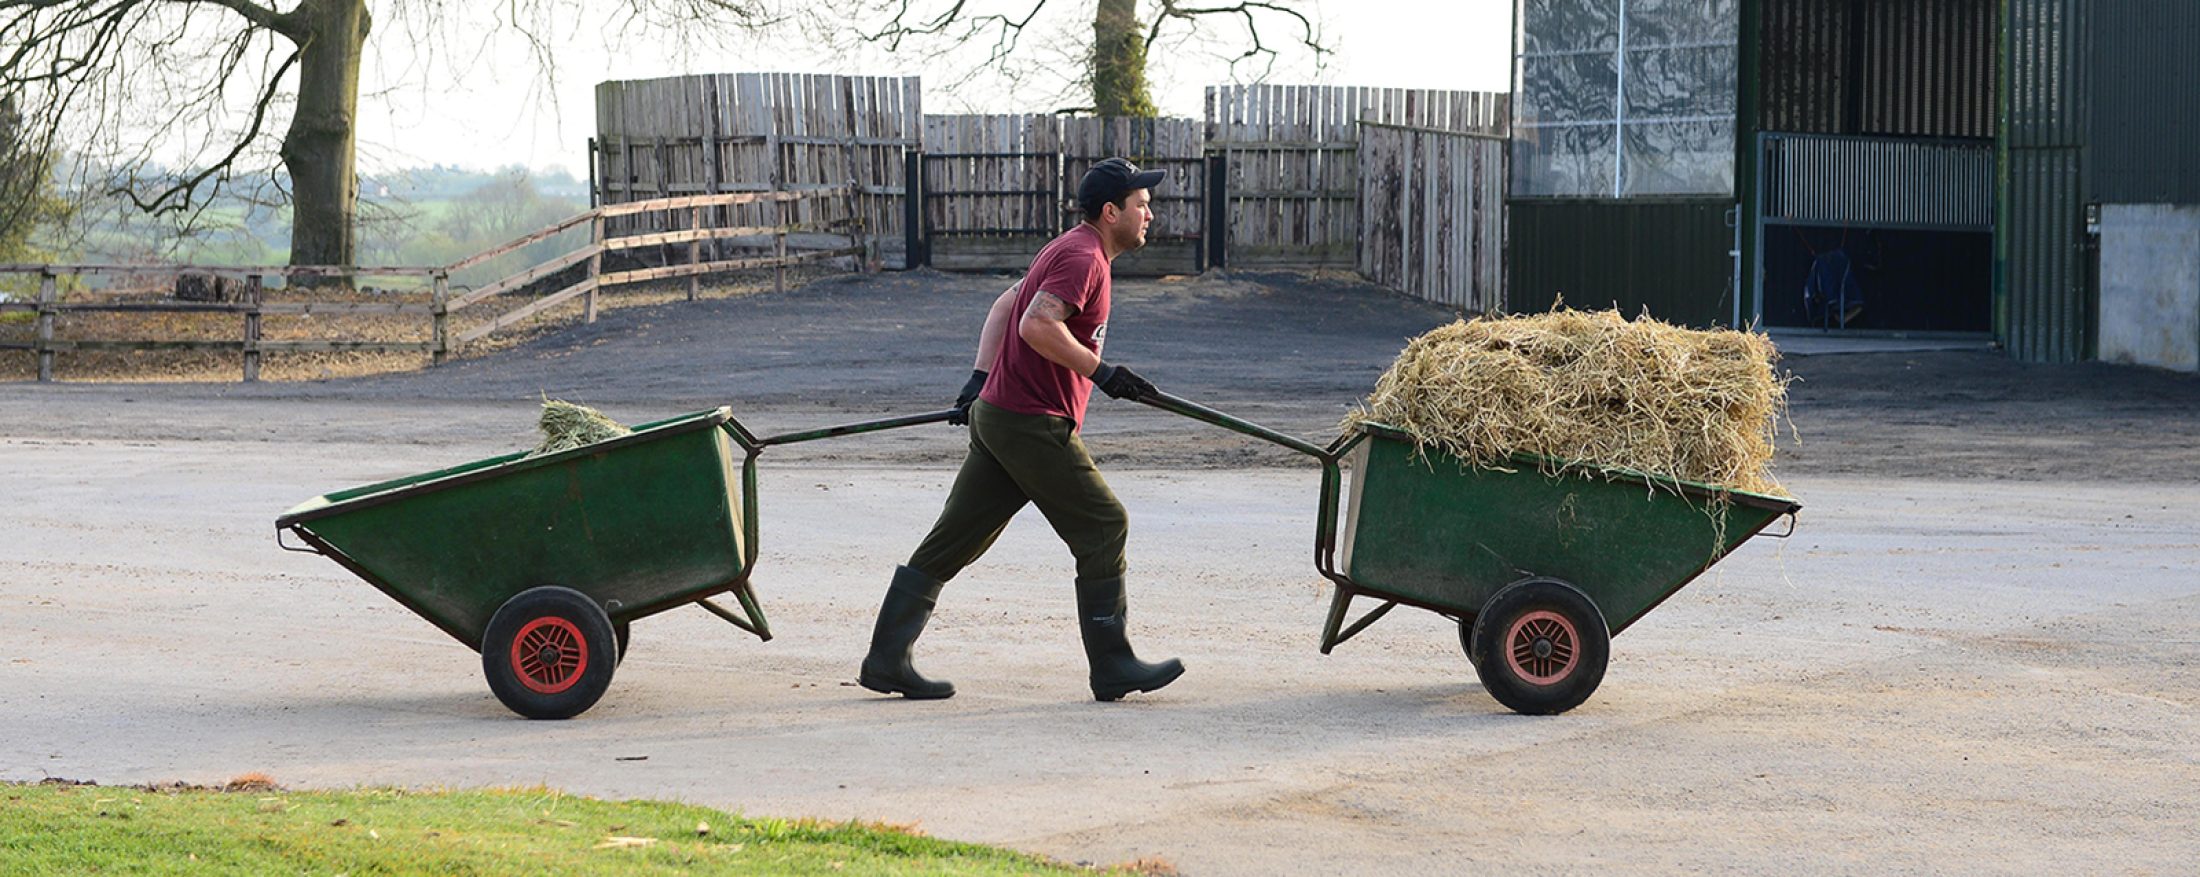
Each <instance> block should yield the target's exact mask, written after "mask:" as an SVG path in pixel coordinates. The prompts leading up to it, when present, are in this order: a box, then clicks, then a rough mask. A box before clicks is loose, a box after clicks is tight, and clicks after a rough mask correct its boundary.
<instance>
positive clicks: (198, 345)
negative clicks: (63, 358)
mask: <svg viewBox="0 0 2200 877" xmlns="http://www.w3.org/2000/svg"><path fill="white" fill-rule="evenodd" d="M46 349H47V350H48V351H86V350H220V351H236V352H239V353H242V352H243V351H244V349H245V344H244V342H243V341H70V340H55V341H47V342H46ZM47 380H51V378H47Z"/></svg>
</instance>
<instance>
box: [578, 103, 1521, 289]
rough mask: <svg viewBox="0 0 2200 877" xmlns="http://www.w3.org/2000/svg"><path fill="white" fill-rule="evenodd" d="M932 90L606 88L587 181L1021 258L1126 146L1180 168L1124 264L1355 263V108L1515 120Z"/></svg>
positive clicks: (1000, 265) (884, 250)
mask: <svg viewBox="0 0 2200 877" xmlns="http://www.w3.org/2000/svg"><path fill="white" fill-rule="evenodd" d="M922 91H923V89H922V86H921V83H920V82H919V81H918V80H916V79H914V78H908V79H881V78H876V77H859V76H823V75H820V76H803V75H792V74H755V73H749V74H737V75H718V76H688V77H675V78H670V79H653V80H641V81H634V82H608V83H604V84H603V85H601V86H599V87H598V89H597V136H596V138H595V140H594V141H593V143H594V144H595V148H596V149H597V154H596V161H595V162H592V168H593V172H594V173H595V174H596V176H597V179H596V181H595V191H596V192H597V193H598V198H599V199H600V200H601V201H603V202H604V203H615V202H618V201H623V200H628V199H632V198H638V197H664V196H670V195H677V194H682V193H687V192H720V191H744V190H749V189H757V190H762V189H772V190H784V189H786V188H788V187H794V188H797V189H799V188H800V187H801V186H805V185H829V184H835V183H840V184H847V185H853V186H855V187H856V188H857V189H858V191H859V192H860V193H861V194H862V195H863V197H864V198H865V199H867V200H866V202H865V206H863V207H862V208H860V211H861V213H862V215H863V218H864V220H865V223H866V227H867V228H870V229H872V231H873V232H874V233H875V234H876V235H878V242H879V244H880V253H881V255H882V257H883V258H884V261H885V262H886V263H887V264H896V263H898V264H900V265H903V266H908V267H914V266H916V265H922V264H931V265H934V266H936V267H941V268H949V269H965V270H971V269H975V270H1004V269H1005V270H1015V269H1017V268H1021V267H1023V265H1024V264H1025V263H1028V261H1029V259H1030V257H1031V254H1032V252H1033V251H1034V250H1035V249H1036V247H1035V246H1034V244H1033V241H1032V239H1033V238H1039V239H1042V240H1043V239H1044V238H1046V237H1051V236H1052V235H1053V234H1055V233H1058V232H1060V231H1061V230H1063V229H1066V228H1068V227H1070V225H1072V224H1074V223H1075V222H1076V221H1077V219H1078V214H1077V210H1076V205H1075V204H1074V203H1073V202H1074V200H1075V198H1074V196H1075V192H1076V184H1077V180H1078V178H1079V177H1080V176H1082V175H1083V174H1084V172H1085V170H1086V168H1088V167H1090V166H1091V164H1092V162H1094V161H1097V160H1099V159H1100V158H1104V157H1107V156H1111V155H1120V156H1123V157H1126V158H1129V159H1131V160H1133V161H1136V162H1139V163H1140V164H1142V165H1145V166H1148V167H1151V168H1159V169H1165V170H1168V171H1169V173H1170V178H1169V180H1168V182H1167V183H1166V184H1164V185H1163V186H1162V187H1160V188H1159V189H1158V190H1157V191H1156V192H1155V193H1154V194H1155V200H1156V203H1155V219H1154V225H1153V228H1152V229H1150V230H1149V235H1148V241H1149V245H1148V247H1147V249H1145V250H1142V251H1139V252H1136V253H1133V254H1131V255H1129V256H1126V257H1125V258H1124V259H1123V260H1122V261H1121V262H1119V263H1118V265H1117V270H1118V271H1119V272H1123V273H1132V274H1153V273H1180V272H1186V271H1197V270H1201V269H1203V268H1205V267H1207V266H1209V265H1212V264H1218V263H1222V264H1229V265H1232V266H1238V267H1256V268H1257V267H1335V268H1350V267H1352V266H1353V265H1354V264H1355V263H1356V261H1357V258H1358V251H1359V246H1360V244H1359V241H1360V235H1361V231H1360V214H1361V212H1362V211H1361V207H1360V204H1359V199H1360V190H1359V179H1360V173H1359V160H1358V158H1357V156H1356V153H1357V151H1358V150H1359V148H1360V138H1359V125H1360V124H1361V122H1362V121H1363V120H1364V121H1369V122H1375V123H1378V124H1389V125H1408V126H1413V127H1419V128H1428V129H1434V130H1443V131H1455V132H1464V133H1476V134H1490V135H1498V136H1502V135H1503V134H1504V133H1505V131H1506V128H1507V125H1508V121H1507V120H1508V112H1509V110H1508V103H1507V96H1506V95H1503V94H1496V93H1488V92H1464V91H1440V90H1429V89H1401V88H1354V87H1342V86H1278V85H1255V86H1223V87H1216V88H1210V89H1208V90H1207V96H1206V98H1207V101H1206V114H1205V118H1204V119H1201V120H1195V119H1124V118H1094V117H1084V116H1060V115H1038V114H1022V115H924V114H923V113H922ZM1218 168H1219V169H1220V170H1219V171H1218V170H1217V169H1218ZM912 189H915V190H916V191H917V194H915V195H911V194H910V192H911V190H912ZM1493 209H1497V208H1493ZM755 221H759V222H761V221H769V220H768V218H759V219H756V220H755ZM897 245H898V246H897ZM896 256H899V257H900V258H895V257H896Z"/></svg>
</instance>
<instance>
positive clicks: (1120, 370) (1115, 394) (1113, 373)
mask: <svg viewBox="0 0 2200 877" xmlns="http://www.w3.org/2000/svg"><path fill="white" fill-rule="evenodd" d="M1092 382H1093V383H1095V384H1098V385H1100V392H1102V393H1106V394H1108V396H1109V398H1113V399H1129V400H1131V401H1133V402H1136V401H1138V400H1140V399H1143V398H1145V397H1147V396H1149V395H1152V394H1154V393H1158V392H1161V391H1160V390H1156V389H1154V386H1153V382H1151V381H1148V380H1146V379H1145V378H1142V377H1139V376H1138V373H1137V372H1134V371H1131V370H1130V369H1129V368H1128V367H1125V366H1120V365H1109V364H1107V363H1105V362H1103V363H1101V364H1100V367H1099V368H1096V369H1093V370H1092Z"/></svg>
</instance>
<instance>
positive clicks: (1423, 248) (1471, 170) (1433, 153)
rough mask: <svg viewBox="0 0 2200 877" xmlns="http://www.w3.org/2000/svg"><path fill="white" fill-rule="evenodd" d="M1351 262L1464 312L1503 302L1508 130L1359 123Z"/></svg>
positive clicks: (1387, 282) (1378, 279) (1372, 276)
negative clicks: (1356, 236) (1356, 226)
mask: <svg viewBox="0 0 2200 877" xmlns="http://www.w3.org/2000/svg"><path fill="white" fill-rule="evenodd" d="M1359 167H1360V183H1359V189H1360V198H1359V204H1360V228H1361V231H1362V236H1361V240H1360V249H1359V261H1358V264H1357V267H1358V269H1359V272H1360V274H1361V275H1362V276H1364V277H1366V278H1367V279H1368V280H1371V281H1373V282H1375V283H1379V284H1381V285H1383V286H1387V287H1390V288H1392V289H1395V290H1398V291H1400V292H1404V293H1406V294H1407V295H1412V296H1417V297H1420V298H1424V299H1427V300H1429V301H1433V302H1438V303H1442V304H1447V305H1451V306H1452V307H1455V308H1459V309H1461V310H1464V311H1467V312H1470V313H1485V312H1490V311H1498V310H1502V309H1503V308H1504V304H1505V293H1504V279H1505V273H1504V255H1505V140H1504V138H1502V137H1493V136H1489V135H1484V134H1460V133H1456V132H1451V131H1432V130H1429V129H1426V128H1410V127H1405V126H1399V125H1382V124H1377V123H1374V122H1362V123H1360V149H1359Z"/></svg>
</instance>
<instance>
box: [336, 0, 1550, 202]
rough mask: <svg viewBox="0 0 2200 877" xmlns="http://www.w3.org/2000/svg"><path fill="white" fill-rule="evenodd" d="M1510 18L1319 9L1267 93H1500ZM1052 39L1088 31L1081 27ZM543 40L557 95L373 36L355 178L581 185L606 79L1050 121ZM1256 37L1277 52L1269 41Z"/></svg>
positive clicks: (1196, 104) (1220, 65)
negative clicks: (836, 90) (706, 82)
mask: <svg viewBox="0 0 2200 877" xmlns="http://www.w3.org/2000/svg"><path fill="white" fill-rule="evenodd" d="M823 2H831V0H823ZM465 5H467V6H473V7H475V8H476V9H477V10H478V9H479V8H480V6H481V5H480V4H465ZM1088 5H1089V4H1075V6H1076V7H1077V8H1083V7H1086V6H1088ZM1142 5H1143V4H1142ZM1511 5H1512V0H1320V5H1319V7H1318V13H1319V15H1320V16H1321V18H1322V21H1323V25H1324V28H1325V33H1326V36H1327V40H1326V41H1327V42H1329V43H1330V44H1331V45H1333V46H1334V47H1335V48H1336V54H1335V56H1334V57H1332V58H1331V59H1330V60H1329V62H1328V64H1327V67H1326V69H1324V70H1320V71H1318V72H1317V71H1316V70H1315V68H1314V67H1313V65H1312V64H1311V63H1308V62H1307V61H1305V60H1304V59H1303V58H1293V59H1290V60H1288V61H1286V62H1285V63H1284V64H1283V66H1282V67H1281V68H1279V69H1278V70H1277V71H1276V72H1275V73H1274V74H1273V75H1271V76H1270V77H1269V79H1268V81H1270V82H1275V83H1282V84H1301V83H1308V82H1319V83H1325V84H1336V85H1370V86H1383V87H1407V88H1445V89H1464V90H1475V91H1503V90H1505V89H1506V87H1507V69H1508V57H1507V56H1508V53H1509V51H1510V47H1511V38H1510V36H1509V35H1508V34H1509V28H1510V27H1511V11H1510V10H1511ZM474 14H479V13H474ZM1088 14H1089V13H1088ZM1060 26H1061V27H1063V28H1065V29H1067V28H1073V27H1081V28H1089V27H1090V24H1089V19H1088V20H1087V21H1085V22H1075V21H1067V22H1062V23H1060ZM556 29H557V33H555V34H554V35H553V37H552V42H553V46H552V48H553V49H554V52H555V57H556V58H557V76H558V82H557V85H556V87H555V88H554V89H551V88H547V87H545V85H544V84H543V82H542V81H541V80H542V77H541V76H540V75H539V74H538V70H537V67H536V65H534V64H532V63H531V62H529V61H528V60H527V59H528V57H529V55H528V49H527V46H526V44H525V43H524V41H522V40H521V39H519V38H518V37H516V36H514V35H513V34H511V33H510V32H508V31H500V30H499V29H498V28H496V27H494V26H493V25H492V24H491V23H490V22H488V21H486V20H484V21H483V22H481V25H480V26H479V27H478V28H472V27H467V26H463V25H462V26H461V27H459V28H457V29H456V31H457V33H458V34H459V36H458V37H457V41H459V42H466V41H468V40H470V39H471V38H470V37H469V36H467V35H468V34H469V33H471V34H486V36H482V37H480V38H479V45H478V46H474V45H468V46H466V47H465V48H464V50H463V51H459V52H454V51H452V49H451V48H450V47H449V46H447V45H446V46H441V47H439V48H438V51H440V52H441V55H440V56H439V57H437V58H435V59H434V60H433V61H430V62H423V61H422V60H421V59H420V58H419V57H417V56H415V55H414V54H413V53H412V52H411V51H410V44H409V40H408V39H407V38H406V33H405V31H404V23H403V22H399V21H388V20H384V21H378V22H377V23H376V32H375V34H374V37H373V38H371V39H370V40H369V43H370V46H369V53H370V55H369V58H368V62H367V64H366V65H365V69H364V70H362V71H361V79H362V82H361V84H360V90H361V95H362V96H361V107H360V123H361V126H360V156H359V159H360V163H361V165H362V167H363V169H366V170H368V171H370V172H372V171H374V170H381V169H391V168H401V167H410V166H417V165H423V164H447V165H458V166H463V167H472V168H480V169H489V168H495V167H500V166H504V165H509V164H522V165H527V166H529V167H535V168H552V167H556V168H563V169H564V170H566V171H567V172H569V173H572V174H574V175H575V176H577V177H580V176H585V163H586V160H585V151H586V144H587V140H588V137H589V136H590V135H591V134H593V133H594V131H593V128H594V125H595V109H594V100H595V97H594V88H595V85H596V83H598V82H601V81H604V80H611V79H642V78H649V77H656V76H674V75H681V74H688V73H746V72H803V73H852V74H864V75H918V76H923V77H924V78H925V81H926V90H925V110H926V111H927V112H1045V111H1048V110H1052V109H1054V108H1055V107H1056V106H1057V104H1055V103H1053V102H1051V101H1050V100H1049V98H1050V97H1051V95H1046V94H1033V93H1031V92H1032V91H1033V89H1025V90H1022V91H1017V90H1014V89H1011V88H1009V87H1007V86H1005V85H1001V84H998V83H990V82H986V81H984V80H982V79H981V80H980V81H979V82H978V84H977V85H975V86H973V87H970V88H967V89H965V91H964V92H962V93H959V94H955V95H948V94H945V93H943V88H942V87H941V86H943V85H944V84H945V83H946V82H949V81H953V80H957V79H962V78H964V77H965V76H966V75H967V74H968V73H969V70H968V66H969V62H967V61H964V62H961V63H954V62H946V63H938V64H937V69H923V68H922V67H921V64H922V62H921V61H919V60H917V59H915V58H913V57H909V56H894V55H888V54H884V53H871V54H869V55H865V56H848V57H840V58H832V57H823V56H822V54H823V53H820V52H818V51H816V50H814V49H809V48H806V47H805V46H803V45H802V44H801V42H800V41H799V40H796V39H791V38H784V37H782V38H780V39H777V40H775V41H774V42H772V43H769V44H756V43H753V42H752V43H748V44H744V45H740V46H737V47H734V48H731V49H728V50H724V51H722V52H720V51H712V52H708V53H705V54H707V55H708V57H686V58H682V57H677V56H676V53H670V52H667V51H663V50H662V49H661V47H660V46H658V45H657V44H655V43H653V42H652V41H650V40H646V39H639V38H636V37H628V38H626V39H625V40H624V41H623V43H617V42H615V41H614V40H612V39H610V38H607V37H605V36H604V34H603V32H602V30H603V24H602V22H601V21H596V20H589V19H587V18H585V17H583V16H575V18H574V20H573V21H570V22H561V23H560V24H559V25H558V26H557V27H556ZM1084 32H1085V33H1087V34H1089V33H1090V31H1089V29H1088V30H1085V31H1084ZM1268 36H1269V39H1271V40H1275V39H1277V37H1278V36H1280V35H1268ZM1042 51H1043V50H1042ZM1212 54H1213V52H1212V50H1209V51H1204V52H1203V51H1199V50H1196V49H1185V50H1181V51H1177V52H1174V53H1170V54H1169V55H1168V56H1167V57H1165V58H1160V59H1158V63H1157V68H1158V69H1157V70H1156V71H1155V78H1156V81H1155V82H1154V83H1153V85H1154V99H1155V101H1156V102H1157V103H1159V104H1160V106H1161V110H1162V112H1163V113H1164V114H1167V115H1181V116H1189V117H1193V118H1197V117H1199V116H1200V115H1201V114H1202V110H1201V103H1202V89H1203V88H1204V87H1205V86H1207V85H1212V84H1220V83H1225V82H1228V81H1230V71H1229V68H1228V65H1227V64H1226V63H1224V62H1222V61H1219V60H1215V59H1213V58H1212V57H1210V56H1211V55H1212ZM936 83H937V84H938V85H936Z"/></svg>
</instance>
